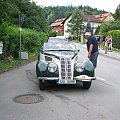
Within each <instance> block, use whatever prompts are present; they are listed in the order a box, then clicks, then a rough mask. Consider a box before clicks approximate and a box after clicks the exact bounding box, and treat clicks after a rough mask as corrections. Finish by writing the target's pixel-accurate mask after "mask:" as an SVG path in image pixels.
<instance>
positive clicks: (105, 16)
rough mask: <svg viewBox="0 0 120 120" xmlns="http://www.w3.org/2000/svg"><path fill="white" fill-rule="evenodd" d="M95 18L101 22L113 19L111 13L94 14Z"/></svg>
mask: <svg viewBox="0 0 120 120" xmlns="http://www.w3.org/2000/svg"><path fill="white" fill-rule="evenodd" d="M95 17H96V18H99V19H100V20H101V21H102V22H107V21H114V20H115V19H114V17H113V16H112V14H111V13H104V14H100V15H95Z"/></svg>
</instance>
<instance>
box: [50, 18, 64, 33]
mask: <svg viewBox="0 0 120 120" xmlns="http://www.w3.org/2000/svg"><path fill="white" fill-rule="evenodd" d="M64 20H65V18H61V19H57V20H56V21H55V22H53V23H52V24H51V25H50V28H51V30H52V31H56V32H61V33H64V25H63V24H61V23H62V22H63V21H64Z"/></svg>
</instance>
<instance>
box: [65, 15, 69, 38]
mask: <svg viewBox="0 0 120 120" xmlns="http://www.w3.org/2000/svg"><path fill="white" fill-rule="evenodd" d="M70 19H71V16H70V17H69V18H68V19H67V20H66V21H65V23H64V36H67V37H68V36H69V33H68V32H66V31H67V29H68V26H67V24H68V21H69V20H70Z"/></svg>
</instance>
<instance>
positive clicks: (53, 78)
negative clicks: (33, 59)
mask: <svg viewBox="0 0 120 120" xmlns="http://www.w3.org/2000/svg"><path fill="white" fill-rule="evenodd" d="M38 79H39V80H49V81H51V80H59V77H38ZM95 79H96V77H89V76H87V75H79V76H76V77H74V79H73V80H78V81H83V82H84V81H88V82H90V81H91V80H95Z"/></svg>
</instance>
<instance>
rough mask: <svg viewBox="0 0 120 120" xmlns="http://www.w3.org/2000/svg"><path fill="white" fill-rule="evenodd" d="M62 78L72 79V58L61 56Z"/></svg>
mask: <svg viewBox="0 0 120 120" xmlns="http://www.w3.org/2000/svg"><path fill="white" fill-rule="evenodd" d="M60 62H61V79H62V80H71V79H72V73H71V58H61V59H60Z"/></svg>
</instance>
